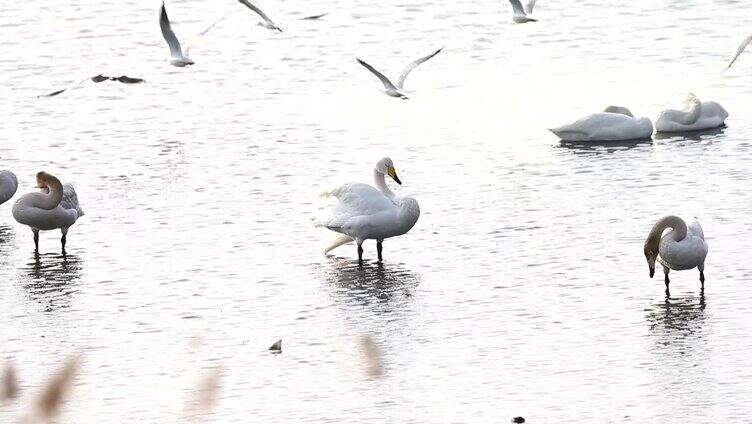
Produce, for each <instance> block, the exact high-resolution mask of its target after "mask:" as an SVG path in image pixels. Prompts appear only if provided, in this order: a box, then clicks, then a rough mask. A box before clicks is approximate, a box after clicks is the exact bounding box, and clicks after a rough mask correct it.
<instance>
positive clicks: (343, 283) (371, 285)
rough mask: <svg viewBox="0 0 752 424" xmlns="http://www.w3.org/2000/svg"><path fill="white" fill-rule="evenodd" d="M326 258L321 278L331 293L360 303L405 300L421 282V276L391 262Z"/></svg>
mask: <svg viewBox="0 0 752 424" xmlns="http://www.w3.org/2000/svg"><path fill="white" fill-rule="evenodd" d="M329 261H330V263H331V266H330V267H327V268H326V269H325V270H324V278H325V279H326V280H327V281H328V282H329V285H330V286H331V287H332V289H333V290H334V293H333V294H334V295H335V296H336V297H338V298H340V297H341V298H344V299H347V300H348V301H349V302H354V303H356V304H359V305H369V304H390V305H395V304H401V303H407V302H409V301H411V298H412V296H413V292H414V291H415V289H416V288H417V287H418V285H420V277H418V276H417V275H416V274H414V273H412V272H411V271H409V270H407V269H405V268H403V267H402V266H400V265H399V264H395V263H393V262H389V263H386V264H385V263H383V262H378V263H373V262H364V263H363V265H359V264H358V261H357V260H355V261H354V260H348V259H344V258H334V257H331V258H329Z"/></svg>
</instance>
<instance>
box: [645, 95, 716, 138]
mask: <svg viewBox="0 0 752 424" xmlns="http://www.w3.org/2000/svg"><path fill="white" fill-rule="evenodd" d="M686 105H687V106H686V109H685V110H674V109H666V110H664V111H663V112H661V114H660V116H659V117H658V119H656V121H655V129H656V131H659V132H682V131H698V130H706V129H710V128H716V127H720V126H722V125H724V124H725V122H726V118H728V116H729V114H728V112H726V110H725V109H724V108H723V106H721V105H719V104H718V103H716V102H701V101H700V100H699V99H698V98H697V97H695V95H694V94H690V95H689V96H688V97H687V100H686Z"/></svg>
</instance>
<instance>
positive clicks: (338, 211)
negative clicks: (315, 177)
mask: <svg viewBox="0 0 752 424" xmlns="http://www.w3.org/2000/svg"><path fill="white" fill-rule="evenodd" d="M386 176H389V177H390V178H391V179H393V180H394V181H395V182H396V183H397V184H402V181H400V179H399V177H398V176H397V171H396V169H395V168H394V163H393V162H392V160H391V159H389V158H383V159H381V160H380V161H378V163H376V166H375V167H374V170H373V179H374V185H375V186H376V188H374V187H372V186H370V185H368V184H362V183H348V184H345V185H343V186H341V187H339V188H337V189H335V190H332V191H331V192H328V193H324V195H325V196H327V197H329V196H334V197H336V198H337V199H338V200H339V203H338V204H337V205H336V206H335V207H334V209H333V211H332V212H333V213H332V216H331V217H330V218H327V219H325V220H323V222H320V223H318V224H317V226H321V227H326V228H328V229H330V230H332V231H335V232H338V233H340V235H339V236H338V237H337V238H336V239H335V240H334V242H332V244H330V245H329V246H328V247H327V248H326V249H325V250H324V253H328V252H329V251H331V250H332V249H334V248H336V247H339V246H342V245H343V244H347V243H350V242H352V241H355V242H356V243H357V245H358V262H359V263H362V262H363V247H362V245H363V242H364V241H365V240H368V239H375V240H376V251H377V253H378V257H379V261H381V260H383V257H382V243H383V241H384V239H387V238H390V237H396V236H399V235H402V234H405V233H407V232H408V231H410V229H411V228H412V227H413V226H414V225H415V223H416V222H417V221H418V218H419V217H420V207H419V205H418V202H417V201H416V200H415V199H414V198H412V197H397V196H395V195H394V193H393V192H392V191H391V190H390V189H389V187H388V186H387V184H386Z"/></svg>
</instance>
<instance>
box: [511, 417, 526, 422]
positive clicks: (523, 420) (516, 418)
mask: <svg viewBox="0 0 752 424" xmlns="http://www.w3.org/2000/svg"><path fill="white" fill-rule="evenodd" d="M512 422H513V423H524V422H525V419H524V418H522V417H514V418H512Z"/></svg>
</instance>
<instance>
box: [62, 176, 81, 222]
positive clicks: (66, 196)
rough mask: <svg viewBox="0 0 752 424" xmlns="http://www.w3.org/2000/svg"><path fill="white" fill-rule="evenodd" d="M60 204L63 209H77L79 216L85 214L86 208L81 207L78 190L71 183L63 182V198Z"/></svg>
mask: <svg viewBox="0 0 752 424" xmlns="http://www.w3.org/2000/svg"><path fill="white" fill-rule="evenodd" d="M60 206H62V207H63V209H75V210H76V213H77V214H78V217H79V218H80V217H82V216H84V210H83V209H81V205H80V204H79V203H78V195H76V190H75V189H74V188H73V185H71V184H63V199H62V200H61V201H60Z"/></svg>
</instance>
